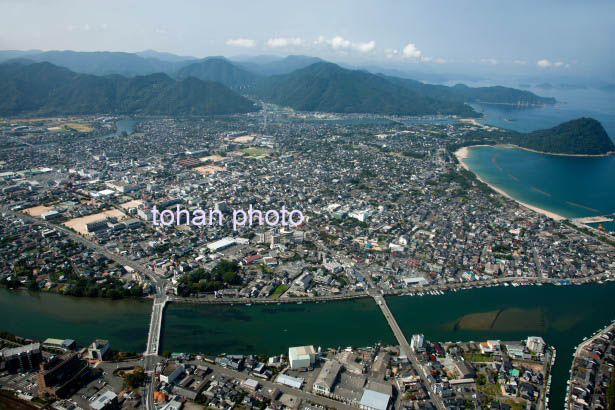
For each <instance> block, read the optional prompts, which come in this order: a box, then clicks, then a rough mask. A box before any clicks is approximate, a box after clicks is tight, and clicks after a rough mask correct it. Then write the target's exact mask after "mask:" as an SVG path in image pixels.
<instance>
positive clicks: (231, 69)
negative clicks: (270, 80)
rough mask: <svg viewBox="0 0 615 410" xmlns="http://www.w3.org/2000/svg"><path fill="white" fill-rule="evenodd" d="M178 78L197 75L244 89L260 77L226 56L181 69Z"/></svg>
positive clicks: (205, 60) (197, 76)
mask: <svg viewBox="0 0 615 410" xmlns="http://www.w3.org/2000/svg"><path fill="white" fill-rule="evenodd" d="M176 77H177V78H187V77H195V78H198V79H199V80H203V81H217V82H219V83H222V84H224V85H226V86H227V87H230V88H233V89H242V88H245V87H247V86H249V85H252V84H254V82H255V81H256V80H257V79H258V78H259V76H258V75H256V74H254V73H252V72H250V71H247V70H244V69H243V68H241V67H239V66H237V65H235V64H233V63H232V62H230V61H229V60H227V59H226V58H224V57H208V58H206V59H204V60H200V61H198V62H195V63H192V64H190V65H188V66H186V67H183V68H182V69H180V70H179V71H178V72H177V74H176Z"/></svg>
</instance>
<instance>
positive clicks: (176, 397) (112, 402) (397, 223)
mask: <svg viewBox="0 0 615 410" xmlns="http://www.w3.org/2000/svg"><path fill="white" fill-rule="evenodd" d="M303 116H304V114H300V113H295V112H294V111H292V110H288V109H281V108H278V107H271V106H269V107H268V108H267V109H266V110H264V111H263V112H259V113H257V114H246V115H236V116H230V117H216V118H215V119H208V118H123V117H122V118H115V117H72V118H54V119H33V120H20V121H19V122H12V121H10V120H7V121H6V122H5V123H3V124H2V128H1V131H2V137H1V138H2V140H3V141H5V145H6V149H3V150H0V183H1V186H0V188H1V189H0V192H1V194H0V199H1V201H2V202H1V205H0V211H1V213H2V218H1V219H0V255H2V257H1V258H0V263H2V270H1V271H0V284H2V285H3V286H5V287H7V288H9V289H27V290H29V291H33V292H54V293H59V294H62V295H69V296H76V297H102V298H108V299H120V298H149V299H151V300H153V306H152V315H151V320H150V327H149V333H148V337H147V346H146V349H145V351H144V352H143V353H142V354H141V353H137V354H122V353H119V352H118V353H113V351H112V350H111V348H110V346H111V345H112V343H113V341H112V340H111V341H107V340H94V341H93V342H92V344H91V345H90V346H89V347H83V348H81V349H79V348H77V347H75V346H74V341H72V343H71V341H70V340H69V341H66V340H60V341H59V342H58V341H57V340H55V341H54V339H51V340H50V341H47V342H45V341H43V342H40V341H35V340H28V341H24V340H21V339H16V338H14V337H11V338H9V339H6V342H5V343H7V345H6V346H5V349H4V350H3V352H4V353H1V354H2V355H3V358H4V360H3V363H4V370H5V374H4V376H3V377H5V378H4V379H2V378H0V383H1V384H2V385H3V386H2V388H3V389H4V388H8V390H9V391H10V392H12V393H14V394H15V395H16V396H14V395H9V397H8V398H5V400H9V401H10V400H19V402H20V403H21V402H23V401H25V402H30V404H23V405H24V406H28V405H34V406H36V407H38V406H41V405H42V406H45V405H50V404H51V405H52V406H56V407H55V408H57V409H58V410H60V409H75V408H81V409H84V410H85V409H87V408H88V407H89V408H91V409H94V410H101V409H115V408H120V407H121V408H138V407H139V406H142V407H143V408H146V409H147V410H153V409H162V408H164V409H169V410H170V409H173V410H180V409H181V408H183V406H186V408H190V409H192V408H194V409H198V408H202V407H204V406H208V407H213V408H225V409H227V408H235V407H237V408H261V409H263V408H267V407H270V408H276V409H283V408H290V409H303V408H305V409H308V408H323V407H324V408H336V409H346V408H362V409H368V410H371V409H374V410H376V409H378V410H380V409H383V410H386V409H387V408H395V409H401V408H408V409H432V408H433V409H438V410H444V409H449V408H451V409H457V408H459V409H461V408H484V409H547V408H549V389H550V371H551V367H552V366H553V364H554V361H555V356H556V354H555V350H554V348H552V347H551V346H548V345H547V344H546V343H545V341H544V340H543V339H542V338H541V337H539V336H530V337H528V338H527V339H524V340H523V341H500V340H495V339H494V340H487V341H484V342H458V343H452V342H433V343H432V342H430V341H428V340H426V339H425V337H424V336H423V335H419V334H417V335H412V337H411V338H409V341H408V340H407V339H406V337H408V336H410V334H408V335H405V334H404V331H402V330H401V328H400V327H399V325H398V324H397V321H396V319H395V317H394V316H393V314H392V313H391V311H390V310H389V308H388V306H387V300H386V298H385V296H393V295H409V296H411V297H420V296H422V295H425V294H430V295H440V294H443V293H446V292H456V291H458V290H460V289H467V288H472V287H491V286H513V287H517V286H521V285H538V286H542V285H556V286H563V285H571V284H583V283H588V282H600V283H602V282H604V281H612V280H613V279H615V277H614V275H613V274H614V273H615V272H614V268H615V262H613V257H612V255H613V253H614V252H615V247H614V246H613V240H612V239H611V238H612V236H611V234H610V233H609V232H608V231H606V230H604V229H602V230H600V229H596V228H592V227H590V226H587V225H584V224H582V223H581V222H579V221H575V220H567V219H564V218H559V217H556V218H554V217H553V215H550V216H549V215H546V214H545V213H543V212H540V211H541V210H540V209H531V208H529V207H527V206H523V205H521V204H519V203H517V202H515V201H514V200H512V199H510V198H508V197H506V196H502V195H500V194H498V193H497V192H496V191H494V190H493V189H492V187H490V186H488V185H487V184H485V183H484V182H482V181H481V180H479V179H477V177H476V176H475V175H474V174H473V173H471V172H470V171H468V170H467V169H466V168H465V164H464V163H463V159H464V158H463V155H460V153H459V148H460V147H464V146H468V145H476V144H478V143H480V142H481V141H482V140H481V141H477V140H476V138H477V136H480V138H482V139H486V138H488V137H489V135H490V133H491V132H496V129H495V128H494V127H485V126H482V125H481V124H480V123H477V122H475V121H470V122H468V121H457V119H455V118H451V117H439V116H434V117H422V118H411V117H386V118H383V117H379V116H373V115H348V116H342V115H336V116H335V117H330V116H327V115H317V114H314V117H310V118H304V117H303ZM65 124H71V125H72V126H70V127H69V126H68V125H65ZM76 129H77V130H76ZM86 129H88V130H91V131H90V133H88V132H85V134H84V131H83V130H86ZM104 130H106V131H107V132H108V134H107V133H106V132H105V131H104ZM58 132H59V133H63V135H64V140H63V143H62V144H60V143H58V142H57V141H58V138H59V137H58V135H57V134H56V133H58ZM39 134H42V136H41V137H39V139H34V138H33V137H32V135H39ZM17 141H28V144H25V143H23V144H22V143H18V142H17ZM37 141H40V143H37ZM30 144H31V145H30ZM456 154H457V155H456ZM24 164H27V166H24ZM154 209H157V210H158V211H165V210H168V213H171V214H172V215H173V218H174V221H175V223H173V224H155V223H154V213H153V212H152V211H153V210H154ZM199 209H200V210H208V213H207V214H206V217H207V218H209V219H210V220H213V221H215V222H214V223H211V222H210V223H206V224H203V225H201V226H199V225H196V224H193V223H189V222H190V221H189V219H190V218H192V217H193V215H194V211H195V210H199ZM238 209H242V210H246V211H247V210H255V211H254V212H251V213H250V216H249V217H250V223H244V224H239V225H238V224H237V223H235V222H236V219H235V212H236V210H238ZM284 209H286V210H289V211H292V210H297V211H300V213H301V215H302V217H303V220H302V222H301V223H300V224H298V225H291V224H288V223H287V224H286V225H284V224H283V223H280V224H279V225H277V224H276V225H277V226H271V225H272V224H269V223H265V222H264V221H263V219H266V213H267V212H268V210H284ZM537 211H539V212H537ZM604 218H606V219H609V216H608V215H605V216H604ZM244 222H246V220H245V218H244ZM355 298H372V299H374V301H375V302H376V304H377V305H378V307H379V308H380V310H381V311H382V313H383V315H384V318H385V319H386V321H387V323H388V325H389V326H390V328H391V330H392V331H393V334H394V336H395V338H396V340H397V342H398V343H397V345H393V346H386V345H384V346H383V345H374V346H372V347H368V348H359V347H349V348H347V349H343V348H341V347H339V348H338V349H333V348H332V347H331V346H323V347H319V348H317V349H315V348H314V347H313V346H298V347H289V351H288V354H286V352H280V354H279V355H278V356H277V357H262V356H258V354H259V352H251V353H252V355H249V354H246V352H229V354H227V355H221V356H216V357H214V356H211V355H210V353H211V352H207V351H203V352H198V351H193V352H176V353H170V354H169V355H170V357H169V355H166V354H165V353H166V352H160V351H159V347H160V340H161V339H162V338H163V334H162V328H163V326H162V321H163V317H164V311H165V307H166V306H167V304H168V303H189V304H237V303H241V304H247V305H251V304H257V303H266V304H281V303H299V304H301V303H306V302H321V301H335V300H343V299H355ZM52 336H53V335H52ZM16 340H20V341H19V342H16ZM15 343H17V346H16V345H15ZM58 349H59V350H58ZM109 355H112V356H109ZM294 361H297V363H300V364H297V363H295V364H293V362H294ZM11 366H12V367H11ZM66 369H70V371H66ZM16 375H17V376H16ZM46 386H47V387H46ZM35 403H36V404H35ZM193 406H200V407H193ZM26 408H29V407H26Z"/></svg>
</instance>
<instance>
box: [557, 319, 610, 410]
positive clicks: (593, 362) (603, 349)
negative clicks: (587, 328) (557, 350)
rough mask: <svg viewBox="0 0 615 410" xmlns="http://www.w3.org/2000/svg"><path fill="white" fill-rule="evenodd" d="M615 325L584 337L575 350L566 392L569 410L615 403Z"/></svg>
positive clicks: (601, 406)
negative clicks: (614, 378)
mask: <svg viewBox="0 0 615 410" xmlns="http://www.w3.org/2000/svg"><path fill="white" fill-rule="evenodd" d="M614 339H615V324H614V323H610V324H609V325H608V326H606V327H605V328H604V329H601V330H600V331H598V332H596V333H595V334H594V335H592V336H591V337H589V338H586V339H585V340H583V342H582V343H581V344H579V346H577V349H576V351H575V353H574V360H573V362H572V368H571V369H570V380H569V381H568V387H567V395H566V409H567V410H577V409H578V410H583V409H596V408H608V407H609V406H612V404H613V403H614V402H615V390H614V389H615V387H614V386H615V385H614V384H613V383H612V382H613V377H614V375H615V373H614V371H613V366H615V342H614Z"/></svg>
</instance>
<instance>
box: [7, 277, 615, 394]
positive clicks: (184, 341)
mask: <svg viewBox="0 0 615 410" xmlns="http://www.w3.org/2000/svg"><path fill="white" fill-rule="evenodd" d="M614 292H615V283H606V284H590V285H583V286H551V285H550V286H523V287H517V288H515V287H512V286H511V287H492V288H483V289H470V290H464V291H459V292H450V293H448V294H446V295H443V296H422V297H418V296H399V297H390V298H388V304H389V306H390V308H391V311H392V312H393V314H394V315H395V317H396V318H397V321H398V323H399V325H400V327H401V328H402V329H403V330H404V332H405V333H406V335H407V337H408V338H409V337H410V336H411V335H412V334H414V333H423V334H425V336H426V338H427V339H429V340H432V341H443V342H446V341H469V340H475V341H479V340H486V339H500V340H520V339H524V338H525V337H527V336H529V335H538V336H542V337H543V338H544V339H545V341H547V343H549V344H552V345H554V346H555V347H556V348H557V351H558V355H557V363H556V365H555V368H554V371H553V385H552V391H551V393H552V395H551V400H552V403H562V402H563V400H564V395H565V388H566V380H567V378H568V370H569V369H570V365H571V355H572V353H573V351H574V346H576V345H577V344H578V343H579V342H581V341H582V340H583V338H584V337H586V336H589V335H590V334H591V333H593V332H594V331H595V330H597V329H599V328H602V327H603V326H604V325H606V324H607V323H609V322H610V321H612V320H613V319H615V299H614V298H613V297H612V295H613V293H614ZM0 311H2V312H3V313H4V312H10V315H9V314H3V316H4V317H3V320H2V326H1V328H2V329H4V330H8V331H10V332H12V333H15V334H18V335H23V336H26V337H32V338H39V339H44V338H47V337H56V338H72V339H75V340H77V342H78V343H79V344H80V345H85V344H87V343H90V342H91V341H92V340H94V339H96V338H104V339H109V340H110V341H111V345H112V346H113V347H114V348H116V349H121V350H131V351H137V352H141V351H143V350H144V349H145V340H146V335H147V326H148V323H149V314H150V311H151V304H150V303H145V302H138V301H133V300H130V301H127V300H123V301H110V300H102V299H86V298H71V297H64V296H59V295H55V294H49V293H29V292H25V291H8V290H6V289H0ZM498 312H499V314H498ZM496 316H497V319H496V320H495V321H494V318H495V317H496ZM162 331H163V336H162V346H161V349H160V351H176V352H194V353H199V352H201V353H208V354H218V353H238V354H270V355H273V354H279V353H283V352H285V351H286V350H287V349H288V347H289V346H293V345H302V344H313V345H314V346H316V347H318V346H320V347H322V348H326V347H335V348H337V347H342V348H343V347H346V346H354V347H360V346H369V345H373V344H374V343H378V342H382V343H386V344H393V343H395V339H394V337H393V334H392V332H391V330H390V329H389V327H388V326H387V323H386V321H385V319H384V317H383V316H382V313H381V312H380V309H379V308H378V307H377V306H376V304H375V303H374V302H373V301H372V300H371V299H368V298H366V299H359V300H350V301H341V302H327V303H304V304H301V305H298V304H280V305H253V306H245V305H235V306H230V305H186V304H173V303H171V304H170V305H168V307H167V311H166V314H165V318H164V322H163V329H162Z"/></svg>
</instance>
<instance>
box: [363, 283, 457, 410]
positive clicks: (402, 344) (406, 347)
mask: <svg viewBox="0 0 615 410" xmlns="http://www.w3.org/2000/svg"><path fill="white" fill-rule="evenodd" d="M369 293H370V295H371V296H372V297H373V298H374V300H375V301H376V304H377V305H378V306H379V307H380V310H382V313H383V314H384V317H385V318H386V320H387V322H388V324H389V326H390V327H391V330H392V331H393V334H394V335H395V338H396V339H397V343H398V344H399V350H400V354H401V356H405V357H406V358H408V360H409V361H410V363H412V367H414V370H415V371H416V373H417V374H418V376H419V377H420V378H421V380H422V382H423V384H424V385H425V388H426V389H427V393H428V394H429V398H430V399H431V402H432V403H433V405H434V406H436V408H437V409H438V410H446V406H445V405H444V402H443V401H442V398H441V397H440V396H438V395H437V394H436V391H435V388H434V386H433V385H432V383H431V382H430V381H429V379H428V378H427V373H426V372H425V370H424V368H423V366H422V365H421V363H420V362H419V360H418V359H417V357H416V355H415V354H414V350H412V348H411V347H410V344H409V343H408V340H407V339H406V336H405V335H404V332H402V330H401V328H400V327H399V325H398V324H397V320H395V317H394V316H393V313H391V310H390V309H389V306H388V305H387V302H386V300H385V299H384V296H382V294H381V293H380V291H379V290H377V289H370V292H369Z"/></svg>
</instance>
